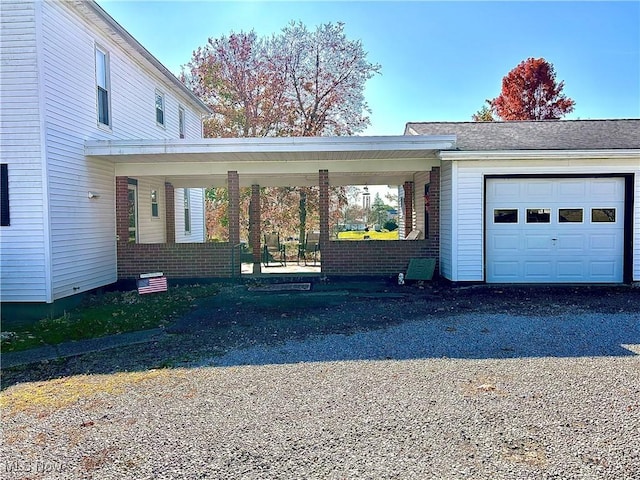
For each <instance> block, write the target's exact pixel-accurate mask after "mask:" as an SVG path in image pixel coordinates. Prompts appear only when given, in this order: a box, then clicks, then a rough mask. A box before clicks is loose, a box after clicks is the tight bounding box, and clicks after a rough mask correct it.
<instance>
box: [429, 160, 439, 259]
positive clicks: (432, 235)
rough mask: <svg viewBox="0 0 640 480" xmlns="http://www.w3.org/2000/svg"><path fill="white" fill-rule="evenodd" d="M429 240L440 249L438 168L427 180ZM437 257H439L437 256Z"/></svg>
mask: <svg viewBox="0 0 640 480" xmlns="http://www.w3.org/2000/svg"><path fill="white" fill-rule="evenodd" d="M429 240H431V241H432V242H434V244H435V245H438V252H439V249H440V167H433V168H432V169H431V176H430V178H429ZM438 256H439V255H438Z"/></svg>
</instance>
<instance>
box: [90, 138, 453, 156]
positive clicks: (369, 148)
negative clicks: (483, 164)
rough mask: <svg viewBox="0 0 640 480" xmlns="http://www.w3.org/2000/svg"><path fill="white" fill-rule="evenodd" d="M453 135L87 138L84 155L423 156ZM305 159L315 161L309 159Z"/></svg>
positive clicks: (444, 144)
mask: <svg viewBox="0 0 640 480" xmlns="http://www.w3.org/2000/svg"><path fill="white" fill-rule="evenodd" d="M455 142H456V136H455V135H433V136H432V135H428V136H417V135H416V136H405V135H399V136H387V137H356V136H354V137H269V138H202V139H190V140H189V141H188V142H185V141H180V140H179V139H162V140H88V141H87V142H85V155H87V156H111V157H114V158H112V159H113V160H117V157H118V156H123V155H140V156H143V155H155V154H166V153H171V154H209V155H210V154H216V153H217V154H221V153H255V154H266V153H313V152H325V153H326V152H345V153H347V152H351V153H352V152H386V153H389V152H393V151H399V152H404V153H405V155H404V156H405V158H408V157H407V156H406V153H408V152H415V157H413V158H418V157H423V156H424V155H425V154H427V153H430V152H433V151H434V150H444V149H448V148H453V147H454V146H455ZM309 160H317V158H310V159H309Z"/></svg>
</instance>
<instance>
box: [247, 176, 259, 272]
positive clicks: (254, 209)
mask: <svg viewBox="0 0 640 480" xmlns="http://www.w3.org/2000/svg"><path fill="white" fill-rule="evenodd" d="M249 242H250V243H251V248H252V249H253V273H260V254H261V253H262V252H261V251H260V185H251V202H250V203H249Z"/></svg>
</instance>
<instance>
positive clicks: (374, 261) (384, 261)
mask: <svg viewBox="0 0 640 480" xmlns="http://www.w3.org/2000/svg"><path fill="white" fill-rule="evenodd" d="M438 256H439V253H438V246H437V244H434V243H433V242H432V241H431V240H398V241H393V240H365V241H347V240H344V241H330V242H328V244H327V245H326V246H323V248H322V273H323V274H325V275H347V276H348V275H363V276H387V275H397V274H398V273H400V272H403V273H405V272H406V271H407V267H408V266H409V259H411V258H435V259H438ZM437 268H438V266H437V265H436V271H437Z"/></svg>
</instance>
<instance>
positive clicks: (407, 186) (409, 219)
mask: <svg viewBox="0 0 640 480" xmlns="http://www.w3.org/2000/svg"><path fill="white" fill-rule="evenodd" d="M413 190H414V189H413V182H404V212H403V214H404V236H405V237H406V236H407V235H409V233H411V230H413V202H414V199H413Z"/></svg>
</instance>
